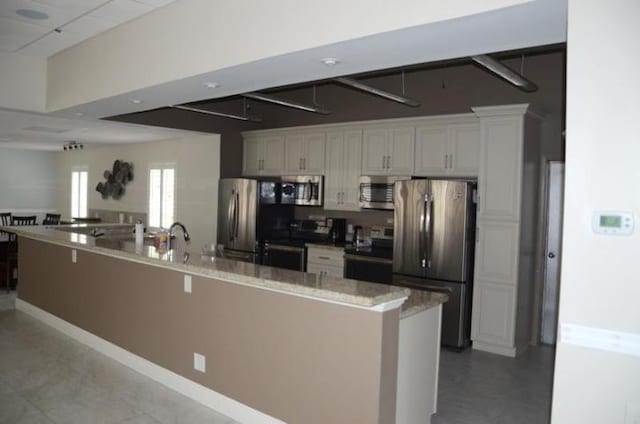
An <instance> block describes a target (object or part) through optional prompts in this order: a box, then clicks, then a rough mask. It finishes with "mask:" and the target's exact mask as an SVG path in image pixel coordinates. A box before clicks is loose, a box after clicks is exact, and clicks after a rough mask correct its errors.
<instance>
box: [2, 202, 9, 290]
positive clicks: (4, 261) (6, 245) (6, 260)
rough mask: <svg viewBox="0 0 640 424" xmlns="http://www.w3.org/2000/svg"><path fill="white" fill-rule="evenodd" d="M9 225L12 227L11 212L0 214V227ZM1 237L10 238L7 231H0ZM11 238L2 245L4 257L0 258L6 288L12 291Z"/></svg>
mask: <svg viewBox="0 0 640 424" xmlns="http://www.w3.org/2000/svg"><path fill="white" fill-rule="evenodd" d="M9 225H11V212H2V213H0V226H3V227H8V226H9ZM0 236H2V237H3V238H4V236H9V233H7V232H6V231H1V230H0ZM8 239H9V237H7V241H4V242H3V243H2V256H1V257H0V266H1V267H2V268H3V270H4V276H5V278H6V279H5V286H6V288H7V290H10V288H11V280H10V278H9V277H10V272H9V269H11V265H10V261H9V245H10V243H9V240H8Z"/></svg>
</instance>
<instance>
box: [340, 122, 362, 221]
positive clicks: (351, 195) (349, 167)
mask: <svg viewBox="0 0 640 424" xmlns="http://www.w3.org/2000/svg"><path fill="white" fill-rule="evenodd" d="M343 159H344V165H343V170H344V182H343V186H342V197H341V203H342V204H341V209H342V210H350V211H358V210H360V205H359V198H360V185H359V184H360V173H361V172H360V163H361V161H362V131H360V130H356V131H347V132H346V133H345V135H344V150H343Z"/></svg>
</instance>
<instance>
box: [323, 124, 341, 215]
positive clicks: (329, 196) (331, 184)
mask: <svg viewBox="0 0 640 424" xmlns="http://www.w3.org/2000/svg"><path fill="white" fill-rule="evenodd" d="M326 151H327V154H326V163H325V177H324V208H325V209H332V210H336V209H340V200H341V199H340V195H341V193H342V187H343V184H344V165H343V163H344V155H343V151H344V133H342V132H337V133H329V134H327V143H326Z"/></svg>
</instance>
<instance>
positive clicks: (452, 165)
mask: <svg viewBox="0 0 640 424" xmlns="http://www.w3.org/2000/svg"><path fill="white" fill-rule="evenodd" d="M449 154H450V155H451V159H450V162H449V171H450V172H451V173H452V174H455V175H459V176H469V177H474V176H477V175H478V167H479V164H480V126H479V125H478V124H460V125H452V126H451V127H449Z"/></svg>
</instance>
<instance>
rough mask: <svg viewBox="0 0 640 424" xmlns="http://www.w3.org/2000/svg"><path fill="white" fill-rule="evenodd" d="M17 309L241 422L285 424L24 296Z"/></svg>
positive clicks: (17, 302)
mask: <svg viewBox="0 0 640 424" xmlns="http://www.w3.org/2000/svg"><path fill="white" fill-rule="evenodd" d="M16 309H17V310H19V311H22V312H24V313H26V314H28V315H30V316H32V317H34V318H36V319H38V320H40V321H42V322H44V323H45V324H47V325H49V326H51V327H53V328H55V329H56V330H58V331H61V332H62V333H64V334H66V335H67V336H69V337H71V338H73V339H75V340H77V341H79V342H80V343H83V344H85V345H87V346H89V347H91V348H92V349H94V350H97V351H98V352H100V353H102V354H104V355H106V356H108V357H110V358H111V359H113V360H115V361H118V362H119V363H121V364H122V365H125V366H127V367H129V368H131V369H133V370H134V371H137V372H139V373H141V374H143V375H145V376H147V377H149V378H151V379H152V380H155V381H157V382H158V383H160V384H163V385H164V386H166V387H168V388H170V389H172V390H175V391H177V392H178V393H181V394H183V395H185V396H187V397H189V398H191V399H193V400H195V401H196V402H199V403H201V404H203V405H204V406H207V407H209V408H211V409H214V410H216V411H218V412H220V413H222V414H224V415H226V416H228V417H230V418H233V419H234V420H236V421H239V422H241V423H252V424H253V423H256V424H263V423H264V424H284V421H280V420H278V419H276V418H274V417H271V416H269V415H266V414H264V413H262V412H260V411H258V410H256V409H253V408H251V407H249V406H247V405H245V404H243V403H240V402H238V401H236V400H233V399H231V398H228V397H226V396H225V395H223V394H220V393H218V392H215V391H213V390H211V389H209V388H208V387H205V386H203V385H201V384H198V383H196V382H195V381H192V380H189V379H188V378H185V377H183V376H181V375H179V374H176V373H174V372H173V371H170V370H168V369H166V368H163V367H161V366H159V365H157V364H154V363H153V362H151V361H149V360H147V359H144V358H142V357H140V356H138V355H135V354H133V353H131V352H129V351H127V350H125V349H123V348H121V347H120V346H117V345H115V344H113V343H111V342H109V341H107V340H104V339H102V338H100V337H98V336H96V335H95V334H92V333H89V332H88V331H86V330H83V329H82V328H80V327H77V326H75V325H73V324H71V323H69V322H67V321H65V320H63V319H61V318H58V317H57V316H55V315H53V314H51V313H49V312H47V311H45V310H43V309H40V308H38V307H37V306H35V305H32V304H31V303H29V302H25V301H24V300H22V299H16Z"/></svg>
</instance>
